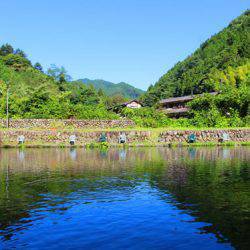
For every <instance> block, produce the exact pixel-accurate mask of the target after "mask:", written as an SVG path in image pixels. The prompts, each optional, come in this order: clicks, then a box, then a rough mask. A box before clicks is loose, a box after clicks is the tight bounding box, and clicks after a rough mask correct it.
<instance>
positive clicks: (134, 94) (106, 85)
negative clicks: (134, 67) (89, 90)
mask: <svg viewBox="0 0 250 250" xmlns="http://www.w3.org/2000/svg"><path fill="white" fill-rule="evenodd" d="M78 81H80V82H82V83H84V84H85V85H88V86H89V85H93V86H94V87H95V88H96V89H101V90H103V92H104V93H105V94H106V95H108V96H114V95H116V94H121V95H123V96H124V97H125V98H129V99H136V98H138V97H139V96H141V95H142V94H143V93H144V91H143V90H141V89H138V88H135V87H133V86H131V85H130V84H128V83H125V82H120V83H112V82H108V81H104V80H98V79H96V80H90V79H88V78H84V79H79V80H78Z"/></svg>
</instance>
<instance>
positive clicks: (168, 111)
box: [163, 107, 190, 114]
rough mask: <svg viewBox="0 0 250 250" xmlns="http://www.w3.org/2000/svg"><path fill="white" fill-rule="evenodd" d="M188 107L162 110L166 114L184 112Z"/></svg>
mask: <svg viewBox="0 0 250 250" xmlns="http://www.w3.org/2000/svg"><path fill="white" fill-rule="evenodd" d="M189 110H190V109H189V108H186V107H185V108H175V109H165V110H163V111H164V112H165V113H167V114H179V113H186V112H188V111H189Z"/></svg>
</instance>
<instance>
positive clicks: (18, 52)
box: [14, 49, 27, 58]
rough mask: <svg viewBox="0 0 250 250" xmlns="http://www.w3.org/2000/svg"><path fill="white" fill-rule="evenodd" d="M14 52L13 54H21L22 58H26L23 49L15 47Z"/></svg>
mask: <svg viewBox="0 0 250 250" xmlns="http://www.w3.org/2000/svg"><path fill="white" fill-rule="evenodd" d="M14 54H15V55H19V56H21V57H23V58H27V55H26V54H25V53H24V51H23V50H21V49H16V50H15V52H14Z"/></svg>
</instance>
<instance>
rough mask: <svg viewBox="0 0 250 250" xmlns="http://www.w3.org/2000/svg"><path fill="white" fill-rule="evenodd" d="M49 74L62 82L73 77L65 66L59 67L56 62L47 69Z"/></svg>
mask: <svg viewBox="0 0 250 250" xmlns="http://www.w3.org/2000/svg"><path fill="white" fill-rule="evenodd" d="M47 74H48V75H49V76H51V77H53V78H54V79H55V80H56V81H60V82H62V81H66V82H69V81H71V79H72V78H71V76H70V75H68V74H67V71H66V69H65V68H64V67H63V66H61V67H58V66H56V65H55V64H51V65H50V68H48V70H47Z"/></svg>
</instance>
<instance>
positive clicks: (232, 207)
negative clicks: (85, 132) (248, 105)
mask: <svg viewBox="0 0 250 250" xmlns="http://www.w3.org/2000/svg"><path fill="white" fill-rule="evenodd" d="M0 157H1V158H0V180H1V186H0V188H1V189H0V248H1V246H2V248H12V247H13V246H15V247H17V248H22V247H23V245H25V244H26V245H27V246H29V247H33V248H40V249H42V248H43V247H45V246H46V244H48V245H50V246H51V248H52V249H56V248H59V246H61V247H63V248H65V247H66V248H67V242H70V240H69V239H70V238H71V237H72V236H73V235H74V236H75V237H76V236H77V237H76V240H75V244H76V246H78V247H79V246H85V247H90V248H95V247H96V246H95V244H97V243H98V244H100V245H99V246H103V248H106V249H107V248H110V246H109V244H110V242H113V245H114V247H113V248H116V249H117V248H126V247H127V244H129V246H131V244H133V245H135V246H138V247H135V248H140V249H147V248H164V249H165V248H175V249H182V248H183V247H184V248H188V249H191V248H194V247H195V248H196V249H197V248H199V249H205V248H207V249H213V248H216V249H220V248H230V247H231V246H234V247H236V248H239V249H244V248H246V249H247V248H248V246H249V238H250V235H249V232H250V230H249V229H250V228H249V225H250V217H249V206H250V204H249V200H250V198H249V187H250V184H249V177H250V169H249V161H250V159H249V148H244V147H243V148H209V149H208V148H176V149H169V148H159V149H157V148H147V149H144V148H136V149H134V148H128V149H125V148H124V149H109V150H102V151H100V150H84V149H76V148H71V149H25V150H22V151H19V150H16V149H1V150H0ZM111 228H112V230H111ZM48 230H50V234H49V235H50V237H51V238H46V234H48V233H49V232H48ZM63 230H64V231H63ZM52 232H53V237H52V236H51V235H52ZM69 232H70V233H69ZM78 232H84V235H78ZM100 232H102V233H101V235H102V237H103V238H102V240H101V239H100ZM40 233H44V234H45V236H44V237H43V241H42V242H40V241H36V239H37V237H38V235H39V234H40ZM185 237H187V238H185ZM59 238H60V239H61V241H60V244H61V245H60V244H59V243H58V239H59ZM123 238H124V241H123V240H122V239H123ZM63 239H64V240H63ZM115 239H117V240H115ZM118 239H119V240H118ZM139 239H140V240H139ZM148 241H149V242H148ZM32 242H35V243H32ZM56 242H57V244H58V245H53V244H56ZM95 242H96V243H95ZM32 244H33V245H32Z"/></svg>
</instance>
